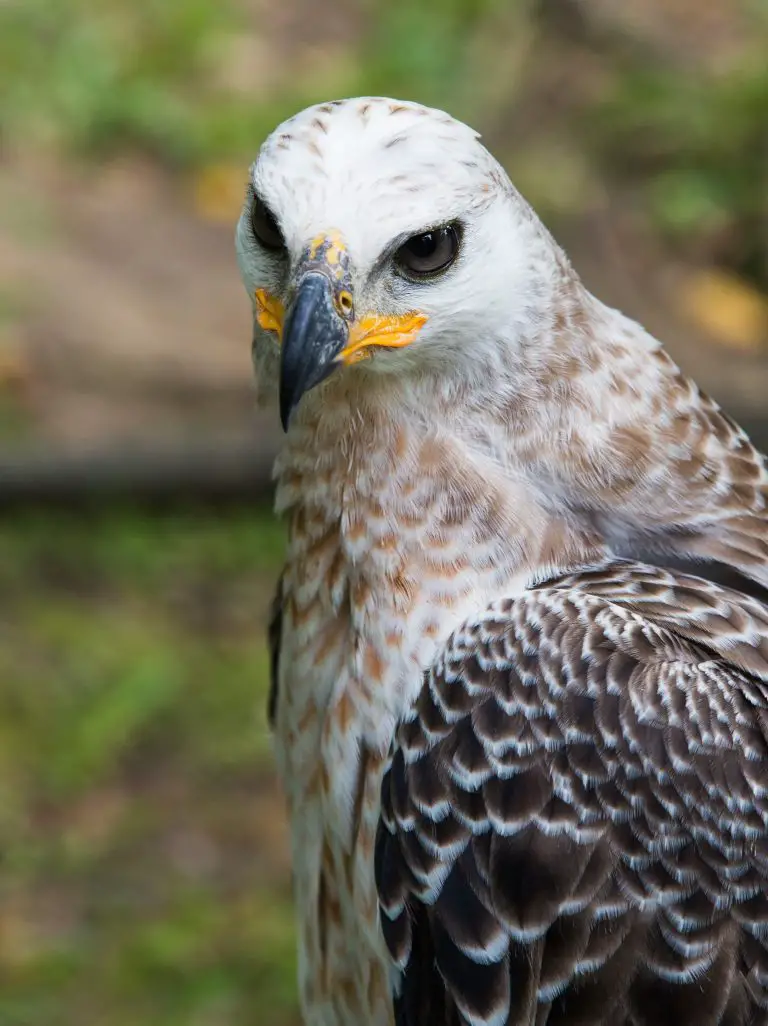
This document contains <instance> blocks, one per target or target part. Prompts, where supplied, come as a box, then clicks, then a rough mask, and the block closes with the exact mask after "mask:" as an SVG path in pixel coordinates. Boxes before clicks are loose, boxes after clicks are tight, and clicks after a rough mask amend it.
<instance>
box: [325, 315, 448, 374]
mask: <svg viewBox="0 0 768 1026" xmlns="http://www.w3.org/2000/svg"><path fill="white" fill-rule="evenodd" d="M426 322H427V317H426V315H425V314H421V313H410V314H403V315H402V316H399V317H379V316H376V315H375V314H371V315H369V316H367V317H361V318H360V320H359V321H355V322H354V324H353V325H352V327H351V329H350V332H349V342H348V343H347V345H346V346H345V347H344V348H343V349H342V351H341V352H340V353H339V355H338V356H337V357H336V360H337V361H338V362H340V363H343V364H346V365H347V366H349V365H350V364H352V363H358V362H359V361H360V360H364V359H365V358H366V357H368V356H370V355H371V347H372V346H386V347H387V348H389V349H400V348H402V347H403V346H408V345H410V344H411V342H413V340H414V339H415V338H416V336H417V335H418V333H419V331H420V330H421V329H422V328H423V327H424V325H425V324H426Z"/></svg>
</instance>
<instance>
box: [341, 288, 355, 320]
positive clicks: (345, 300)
mask: <svg viewBox="0 0 768 1026" xmlns="http://www.w3.org/2000/svg"><path fill="white" fill-rule="evenodd" d="M338 304H339V309H340V310H341V312H342V313H343V314H346V315H347V316H348V315H349V314H351V313H352V305H353V304H352V296H351V294H350V293H349V292H347V291H346V290H344V292H340V293H339V298H338Z"/></svg>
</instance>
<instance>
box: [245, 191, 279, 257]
mask: <svg viewBox="0 0 768 1026" xmlns="http://www.w3.org/2000/svg"><path fill="white" fill-rule="evenodd" d="M251 228H252V229H253V234H254V235H255V236H256V240H257V241H258V242H260V243H261V245H262V246H263V247H264V248H265V249H269V250H281V249H285V240H284V239H283V233H282V232H281V231H280V228H279V226H278V223H277V220H276V219H275V215H274V214H273V213H272V211H271V210H270V209H269V207H268V206H267V205H266V203H264V201H263V200H261V199H259V197H258V196H255V197H254V199H253V205H252V206H251Z"/></svg>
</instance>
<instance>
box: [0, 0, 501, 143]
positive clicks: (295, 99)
mask: <svg viewBox="0 0 768 1026" xmlns="http://www.w3.org/2000/svg"><path fill="white" fill-rule="evenodd" d="M503 7H504V4H503V2H502V0H425V2H423V3H421V4H419V5H413V4H411V3H409V2H406V0H392V2H390V3H386V4H385V3H368V5H367V14H368V21H367V27H366V31H365V34H364V38H362V39H361V40H360V41H359V47H358V48H357V50H356V54H355V59H354V60H353V61H351V62H350V63H349V65H343V64H342V66H341V67H340V68H338V70H337V72H336V73H333V72H330V71H328V72H327V73H326V76H325V79H324V77H323V75H318V73H317V69H313V72H312V75H311V77H305V78H302V76H301V75H300V74H299V73H298V72H297V74H296V75H295V76H294V77H293V78H292V80H291V82H290V83H287V82H283V83H281V86H282V88H280V90H279V91H274V90H273V91H270V90H269V89H268V88H264V89H262V90H261V93H260V94H257V95H253V93H250V92H248V93H247V94H246V95H241V94H239V93H238V92H237V91H232V90H231V89H228V88H227V87H226V86H224V85H222V83H221V81H220V78H221V76H220V75H219V74H218V72H219V71H220V70H221V65H222V64H225V63H226V61H227V53H228V48H227V43H228V42H231V41H232V40H233V39H235V38H236V36H237V33H238V32H244V31H245V19H244V16H243V12H242V10H241V9H240V8H239V7H238V6H237V4H236V2H235V0H184V2H183V3H168V2H166V0H134V2H132V3H128V2H127V0H103V2H102V3H100V4H98V5H97V4H95V3H94V2H93V0H58V3H57V4H56V5H55V6H54V5H51V4H50V3H49V0H10V2H6V3H5V4H4V5H1V6H0V132H2V134H3V136H5V137H6V138H10V137H11V136H26V137H28V138H29V137H32V138H36V139H38V140H49V141H55V142H56V143H58V144H63V145H65V146H69V147H72V148H73V149H75V150H79V151H85V152H89V153H91V154H103V153H104V152H105V151H110V150H113V149H115V148H125V147H129V148H130V147H131V146H136V147H139V148H142V149H144V150H147V151H149V152H151V153H154V154H155V155H156V156H158V157H159V158H161V159H163V160H164V161H167V162H170V163H189V162H193V163H199V162H202V161H206V160H208V159H212V158H213V157H216V158H218V159H220V158H221V157H222V156H226V155H235V154H236V155H238V156H242V155H243V154H247V155H249V156H250V155H252V153H253V147H254V143H255V141H257V140H259V139H261V138H263V137H264V135H265V134H266V133H267V132H268V131H270V130H271V129H272V128H273V127H274V125H275V124H276V123H277V122H278V121H280V120H281V119H283V118H285V117H288V116H290V115H291V114H293V113H295V111H296V110H297V109H300V108H301V107H302V106H305V105H307V104H309V103H311V102H318V101H319V100H321V99H332V98H334V97H335V96H336V95H339V94H347V95H355V94H357V93H371V92H374V93H375V92H386V91H388V92H390V93H393V94H398V93H399V94H403V95H408V96H412V97H413V98H418V99H422V100H424V101H425V102H433V103H437V104H440V103H443V104H447V99H446V98H447V97H454V98H456V101H457V103H458V102H460V98H461V97H462V96H463V95H464V94H465V93H466V91H467V82H468V80H471V78H472V77H473V75H472V74H471V71H472V69H470V68H465V67H464V65H465V64H466V63H467V62H466V61H465V60H464V57H463V53H464V50H465V44H466V33H467V31H468V30H471V29H472V28H473V27H474V26H477V25H480V24H483V22H484V19H485V17H486V16H487V15H488V14H489V13H493V12H494V11H496V10H502V9H503ZM262 59H263V60H265V61H266V60H267V59H268V55H266V54H263V55H262ZM329 76H330V79H332V80H330V79H329Z"/></svg>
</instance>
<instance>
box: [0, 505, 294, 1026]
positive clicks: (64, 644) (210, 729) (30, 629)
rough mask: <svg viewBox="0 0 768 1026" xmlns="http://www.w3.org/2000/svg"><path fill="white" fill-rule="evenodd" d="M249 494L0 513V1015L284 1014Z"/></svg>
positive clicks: (282, 864)
mask: <svg viewBox="0 0 768 1026" xmlns="http://www.w3.org/2000/svg"><path fill="white" fill-rule="evenodd" d="M282 547H283V542H282V532H281V530H280V528H279V527H278V526H277V525H276V524H275V523H274V521H273V519H272V517H271V515H270V514H269V513H267V512H266V511H263V510H254V511H245V512H242V513H237V514H232V513H229V514H227V515H226V516H221V517H218V516H215V515H213V514H205V515H203V514H192V513H188V514H175V515H170V514H168V515H163V516H159V517H148V516H143V515H141V514H139V513H132V512H126V511H117V510H114V511H111V512H110V511H108V512H106V513H104V514H102V515H99V516H97V515H91V516H89V517H87V518H82V517H54V516H51V515H39V516H32V517H30V516H26V517H24V518H19V519H17V520H14V521H8V520H5V521H4V522H3V523H2V525H0V850H2V865H3V870H2V875H1V876H0V1024H2V1026H40V1024H43V1023H51V1024H54V1023H55V1024H56V1026H70V1024H71V1026H75V1024H77V1026H91V1024H93V1026H97V1024H98V1026H101V1024H103V1023H109V1024H110V1026H146V1024H150V1023H152V1024H153V1023H163V1024H164V1026H182V1024H183V1026H208V1024H210V1026H218V1024H219V1023H221V1024H224V1023H227V1024H229V1023H237V1024H238V1026H248V1024H254V1026H255V1024H257V1023H258V1024H262V1023H263V1024H265V1026H281V1024H285V1023H289V1022H293V1021H295V1020H294V1015H295V983H294V976H295V967H294V941H293V926H292V916H291V912H290V894H289V887H288V866H287V860H286V854H285V846H284V841H283V835H282V833H281V823H282V821H283V811H282V803H281V801H280V798H279V795H278V794H277V792H276V788H275V782H274V778H273V774H272V769H271V758H270V753H269V739H268V730H267V726H266V722H265V705H266V693H267V687H268V684H267V657H266V651H265V645H264V622H265V618H266V611H267V607H268V603H269V599H270V594H271V589H272V587H273V584H274V579H275V576H276V574H277V572H278V567H279V564H280V561H281V556H282Z"/></svg>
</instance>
